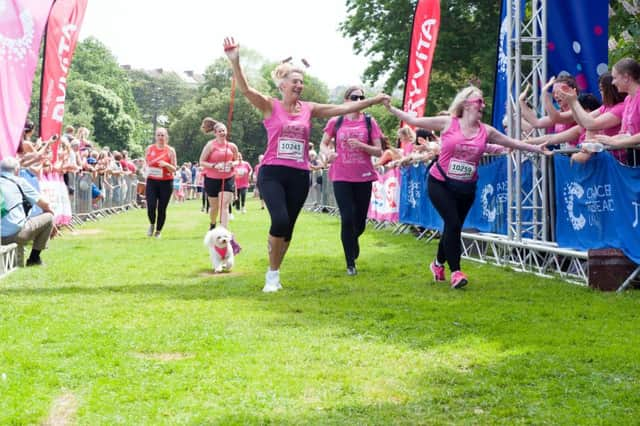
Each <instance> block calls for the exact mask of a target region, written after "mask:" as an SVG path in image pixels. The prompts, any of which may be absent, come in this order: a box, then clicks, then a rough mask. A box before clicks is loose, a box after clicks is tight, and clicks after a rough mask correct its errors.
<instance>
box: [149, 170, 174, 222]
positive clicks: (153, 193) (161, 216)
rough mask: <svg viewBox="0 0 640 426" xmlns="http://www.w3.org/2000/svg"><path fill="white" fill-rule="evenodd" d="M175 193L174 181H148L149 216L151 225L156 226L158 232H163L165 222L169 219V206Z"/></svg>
mask: <svg viewBox="0 0 640 426" xmlns="http://www.w3.org/2000/svg"><path fill="white" fill-rule="evenodd" d="M172 191H173V180H155V179H147V189H146V192H145V195H146V197H147V216H148V217H149V223H150V224H152V225H156V231H162V227H163V226H164V221H165V220H166V219H167V206H168V205H169V201H170V200H171V192H172ZM156 209H157V210H158V221H157V222H156Z"/></svg>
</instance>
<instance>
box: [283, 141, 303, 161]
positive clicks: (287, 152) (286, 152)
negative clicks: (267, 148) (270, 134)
mask: <svg viewBox="0 0 640 426" xmlns="http://www.w3.org/2000/svg"><path fill="white" fill-rule="evenodd" d="M277 157H278V158H279V159H281V160H293V161H297V162H299V163H301V162H303V161H304V141H302V140H298V139H286V138H280V139H278V153H277Z"/></svg>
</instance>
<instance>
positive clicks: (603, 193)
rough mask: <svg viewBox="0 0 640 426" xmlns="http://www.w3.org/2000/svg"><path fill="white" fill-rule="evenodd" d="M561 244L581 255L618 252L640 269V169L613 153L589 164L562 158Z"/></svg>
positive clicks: (558, 184) (558, 160) (558, 165)
mask: <svg viewBox="0 0 640 426" xmlns="http://www.w3.org/2000/svg"><path fill="white" fill-rule="evenodd" d="M554 163H555V177H556V180H555V191H556V196H555V198H556V239H557V242H558V244H559V245H560V246H561V247H567V248H574V249H579V250H588V249H600V248H618V249H621V250H622V251H623V252H624V254H625V255H626V256H627V257H629V258H630V259H631V260H633V261H634V262H636V263H640V168H631V167H627V166H623V165H621V164H619V163H618V162H617V161H616V160H615V159H614V158H613V157H612V156H611V155H610V154H609V153H607V152H603V153H599V154H595V155H594V156H593V157H592V158H591V159H590V160H589V161H588V162H587V163H585V164H573V165H571V164H570V163H569V158H568V157H565V156H562V155H556V156H555V157H554Z"/></svg>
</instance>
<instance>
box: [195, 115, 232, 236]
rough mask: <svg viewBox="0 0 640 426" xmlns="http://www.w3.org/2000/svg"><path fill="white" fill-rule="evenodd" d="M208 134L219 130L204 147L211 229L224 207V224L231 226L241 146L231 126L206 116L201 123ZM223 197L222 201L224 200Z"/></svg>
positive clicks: (205, 186)
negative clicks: (232, 139)
mask: <svg viewBox="0 0 640 426" xmlns="http://www.w3.org/2000/svg"><path fill="white" fill-rule="evenodd" d="M200 128H201V129H202V131H203V132H204V133H205V134H211V133H215V135H216V137H215V139H212V140H210V141H209V142H207V144H206V145H205V146H204V148H202V153H201V154H200V165H201V166H202V167H203V169H204V172H203V173H204V189H205V192H206V193H207V197H208V199H209V206H210V207H209V218H210V225H209V229H213V228H215V227H216V221H217V219H218V210H220V224H221V225H222V226H223V227H225V228H228V227H229V226H228V225H229V207H230V205H231V200H232V199H233V194H234V192H235V178H234V176H235V172H234V170H233V168H234V163H235V161H237V160H238V147H237V146H236V145H235V144H234V143H231V142H229V141H228V140H227V126H225V125H224V124H222V123H220V122H218V121H215V120H214V119H213V118H209V117H207V118H205V119H204V120H202V126H200ZM220 200H222V201H220Z"/></svg>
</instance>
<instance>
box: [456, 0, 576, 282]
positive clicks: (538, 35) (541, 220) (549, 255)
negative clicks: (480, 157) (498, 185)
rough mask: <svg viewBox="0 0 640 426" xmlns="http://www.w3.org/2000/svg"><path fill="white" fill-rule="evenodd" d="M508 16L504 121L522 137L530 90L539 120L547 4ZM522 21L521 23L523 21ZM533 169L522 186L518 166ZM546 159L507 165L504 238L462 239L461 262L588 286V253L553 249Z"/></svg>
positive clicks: (532, 3)
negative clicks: (523, 103)
mask: <svg viewBox="0 0 640 426" xmlns="http://www.w3.org/2000/svg"><path fill="white" fill-rule="evenodd" d="M508 4H509V6H508V7H509V9H508V11H507V31H508V32H507V49H506V56H507V92H508V95H507V120H508V129H509V135H510V136H512V137H515V138H524V137H526V136H529V135H528V134H527V133H526V132H523V129H522V126H521V123H522V121H521V120H522V119H521V117H522V115H521V111H520V102H519V97H520V94H521V92H522V89H523V88H524V87H526V86H527V85H530V86H531V88H532V92H531V94H530V95H529V98H528V101H529V103H530V104H531V105H532V108H533V109H534V110H536V111H538V113H539V114H542V113H543V112H542V102H541V99H540V93H539V92H540V82H546V81H547V53H546V52H547V51H546V45H547V16H546V6H547V1H546V0H529V1H527V6H526V7H527V8H528V9H529V10H528V11H527V12H528V13H524V12H525V11H523V10H522V9H521V7H522V2H521V0H510V1H509V2H508ZM522 16H525V19H523V20H522V19H521V17H522ZM524 161H530V162H531V164H532V173H533V176H532V185H531V188H524V187H523V185H522V181H523V175H522V164H523V162H524ZM549 164H550V163H549V160H548V158H547V157H545V156H541V155H530V154H523V153H522V152H520V151H516V152H514V153H512V154H510V156H509V161H508V166H507V167H508V169H507V173H508V198H507V203H508V218H507V230H508V235H507V236H504V235H497V234H486V233H463V235H462V246H463V253H462V255H463V257H465V258H467V259H470V260H476V261H479V262H486V263H492V264H495V265H499V266H505V267H510V268H513V269H514V270H517V271H523V272H531V273H534V274H536V275H540V276H549V277H550V276H556V277H560V278H563V279H565V280H567V281H571V282H574V283H579V284H582V285H585V284H586V283H587V269H586V265H587V253H586V252H581V251H576V250H568V249H562V248H560V247H558V246H557V244H555V243H553V242H552V241H553V237H554V236H553V233H554V232H553V229H554V218H555V212H553V211H551V210H552V206H553V204H554V203H550V202H549V200H550V197H553V196H554V195H553V194H552V193H550V188H551V185H550V183H551V182H552V176H551V175H550V173H549V172H550V170H549V169H550V167H549Z"/></svg>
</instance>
